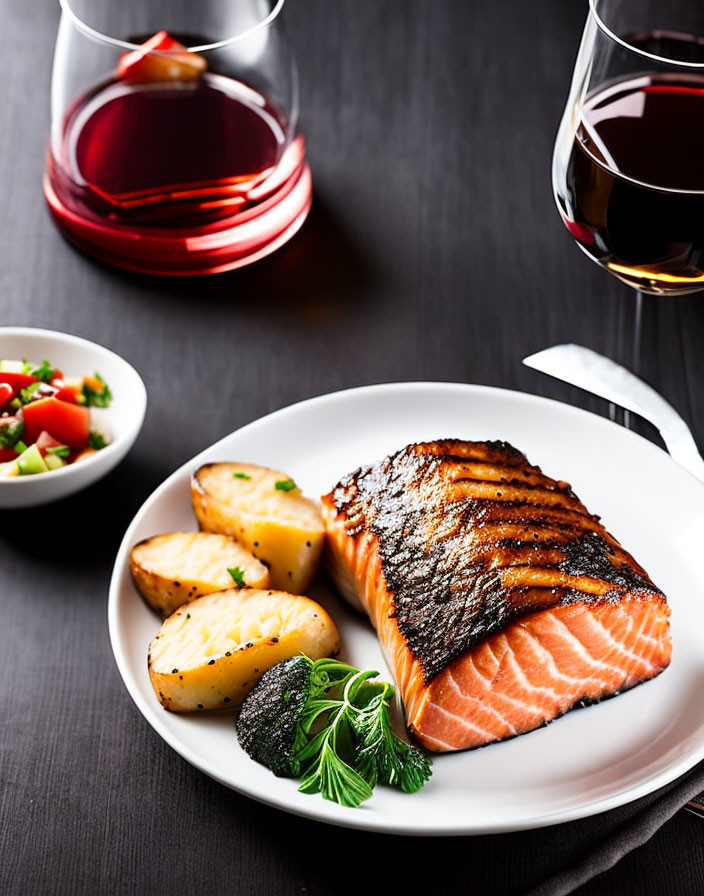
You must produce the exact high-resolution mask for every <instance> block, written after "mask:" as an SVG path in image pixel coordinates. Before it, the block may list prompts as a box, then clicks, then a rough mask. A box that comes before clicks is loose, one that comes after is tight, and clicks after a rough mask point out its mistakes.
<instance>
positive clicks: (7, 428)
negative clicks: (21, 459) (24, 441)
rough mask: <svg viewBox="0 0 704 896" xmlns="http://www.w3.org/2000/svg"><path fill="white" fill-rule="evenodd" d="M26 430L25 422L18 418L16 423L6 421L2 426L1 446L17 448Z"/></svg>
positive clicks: (0, 433)
mask: <svg viewBox="0 0 704 896" xmlns="http://www.w3.org/2000/svg"><path fill="white" fill-rule="evenodd" d="M23 432H24V423H22V421H21V420H17V421H16V422H15V423H6V424H5V425H4V426H0V448H15V450H17V448H16V445H17V443H18V442H19V440H20V436H21V435H22V433H23Z"/></svg>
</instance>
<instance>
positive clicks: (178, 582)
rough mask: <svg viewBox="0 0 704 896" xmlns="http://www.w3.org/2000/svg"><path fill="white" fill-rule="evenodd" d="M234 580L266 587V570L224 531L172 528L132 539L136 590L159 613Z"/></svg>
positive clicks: (132, 562)
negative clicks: (167, 532) (142, 539)
mask: <svg viewBox="0 0 704 896" xmlns="http://www.w3.org/2000/svg"><path fill="white" fill-rule="evenodd" d="M229 569H232V570H235V574H236V575H237V576H238V577H241V579H242V581H241V582H238V583H237V584H244V585H249V586H251V587H252V588H268V587H269V570H268V569H267V568H266V566H264V564H263V563H260V562H259V560H257V558H256V557H253V556H252V555H251V554H250V553H249V551H248V550H246V549H245V548H243V547H242V545H241V544H238V543H237V542H236V541H235V540H234V539H232V538H228V536H227V535H213V534H211V533H209V532H171V533H170V534H169V535H154V536H152V537H151V538H145V539H144V541H140V542H139V544H136V545H135V546H134V547H133V548H132V551H131V553H130V571H131V573H132V578H133V579H134V583H135V585H136V586H137V590H138V591H139V593H140V594H141V595H142V597H143V598H144V599H145V600H146V602H147V603H148V604H149V606H150V607H153V608H154V609H155V610H157V611H158V612H159V613H161V614H162V615H163V616H168V615H169V614H171V613H173V612H174V610H176V609H178V607H180V606H181V605H182V604H185V603H186V602H187V601H189V600H193V599H194V598H196V597H199V596H200V595H201V594H209V593H210V592H211V591H222V589H223V588H231V587H232V585H233V584H235V581H234V579H233V577H232V575H231V574H230V573H229V572H228V570H229Z"/></svg>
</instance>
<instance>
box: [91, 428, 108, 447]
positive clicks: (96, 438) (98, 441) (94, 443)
mask: <svg viewBox="0 0 704 896" xmlns="http://www.w3.org/2000/svg"><path fill="white" fill-rule="evenodd" d="M107 444H108V443H107V442H106V441H105V439H104V438H103V436H102V435H101V434H100V433H99V432H89V433H88V445H89V447H90V448H94V449H95V450H96V451H100V450H101V449H102V448H107Z"/></svg>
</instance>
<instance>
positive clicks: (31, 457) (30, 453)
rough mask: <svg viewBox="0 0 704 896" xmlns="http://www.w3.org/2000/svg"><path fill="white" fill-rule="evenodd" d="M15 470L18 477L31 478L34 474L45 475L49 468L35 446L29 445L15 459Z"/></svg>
mask: <svg viewBox="0 0 704 896" xmlns="http://www.w3.org/2000/svg"><path fill="white" fill-rule="evenodd" d="M17 468H18V470H19V471H20V476H31V475H33V474H34V473H46V472H47V470H48V469H49V467H47V465H46V463H45V462H44V458H43V457H42V456H41V453H40V451H39V449H38V448H37V446H36V444H35V445H30V446H29V448H27V450H26V451H23V452H22V454H20V456H19V457H18V458H17Z"/></svg>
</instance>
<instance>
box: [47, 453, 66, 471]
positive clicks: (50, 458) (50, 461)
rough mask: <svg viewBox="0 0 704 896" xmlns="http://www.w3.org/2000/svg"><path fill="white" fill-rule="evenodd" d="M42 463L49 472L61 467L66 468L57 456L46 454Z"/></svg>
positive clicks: (64, 463) (64, 462)
mask: <svg viewBox="0 0 704 896" xmlns="http://www.w3.org/2000/svg"><path fill="white" fill-rule="evenodd" d="M44 463H45V464H46V466H47V468H48V469H49V470H60V469H61V467H65V466H66V461H63V460H61V458H60V457H59V456H58V454H47V456H46V457H45V458H44Z"/></svg>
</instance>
